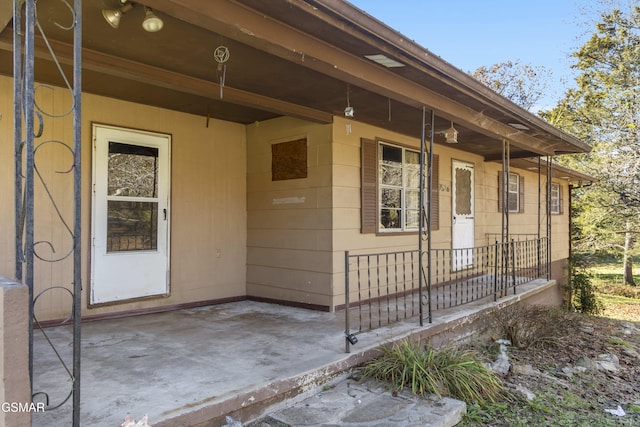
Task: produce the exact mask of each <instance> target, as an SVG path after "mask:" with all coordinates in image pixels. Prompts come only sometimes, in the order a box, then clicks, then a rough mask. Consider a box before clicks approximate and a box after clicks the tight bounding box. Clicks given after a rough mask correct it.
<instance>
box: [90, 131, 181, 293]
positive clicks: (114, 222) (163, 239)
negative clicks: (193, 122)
mask: <svg viewBox="0 0 640 427" xmlns="http://www.w3.org/2000/svg"><path fill="white" fill-rule="evenodd" d="M170 143H171V137H170V136H169V135H164V134H157V133H151V132H144V131H137V130H131V129H123V128H117V127H112V126H105V125H93V200H92V236H91V240H92V242H91V243H92V245H91V249H92V250H91V298H90V301H91V304H102V303H108V302H114V301H122V300H129V299H133V298H141V297H147V296H152V295H166V294H167V293H168V290H169V183H170V171H169V167H170V159H169V153H170Z"/></svg>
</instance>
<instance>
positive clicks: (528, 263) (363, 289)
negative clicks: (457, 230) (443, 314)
mask: <svg viewBox="0 0 640 427" xmlns="http://www.w3.org/2000/svg"><path fill="white" fill-rule="evenodd" d="M546 240H547V238H546V237H544V238H540V239H519V240H516V239H515V238H514V239H511V240H510V241H509V242H505V243H502V242H494V243H490V244H487V245H486V246H480V247H474V248H463V249H432V250H431V257H430V258H431V265H427V263H426V262H425V263H424V265H425V267H424V271H423V272H422V275H423V276H422V279H423V280H422V283H423V286H422V288H421V287H420V285H419V283H420V274H421V272H420V271H419V262H418V261H419V256H420V255H419V251H418V250H409V251H396V252H383V253H369V254H351V253H349V252H348V251H347V252H346V253H345V334H346V337H347V343H346V350H347V352H349V349H350V345H352V344H353V343H354V342H357V335H358V334H360V333H362V332H367V331H371V330H374V329H378V328H381V327H384V326H388V325H391V324H393V323H396V322H399V321H401V320H406V319H410V318H415V317H417V316H420V318H422V315H423V312H424V311H426V312H427V313H426V314H428V315H429V318H431V314H432V312H433V311H437V310H441V309H446V308H451V307H456V306H460V305H463V304H468V303H471V302H474V301H479V300H482V299H489V298H493V300H494V301H495V300H497V299H498V298H501V297H503V296H506V295H508V294H510V293H514V294H515V293H516V289H517V286H518V285H521V284H524V283H528V282H530V281H532V280H535V279H538V278H542V277H546V276H547V271H548V268H549V267H548V260H549V257H548V254H547V244H546ZM423 257H425V258H426V252H425V253H423ZM429 300H430V301H429Z"/></svg>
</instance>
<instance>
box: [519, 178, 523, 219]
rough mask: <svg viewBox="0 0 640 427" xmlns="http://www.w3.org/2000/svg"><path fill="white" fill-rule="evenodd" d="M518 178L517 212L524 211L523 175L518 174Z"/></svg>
mask: <svg viewBox="0 0 640 427" xmlns="http://www.w3.org/2000/svg"><path fill="white" fill-rule="evenodd" d="M519 178H520V185H518V191H520V194H519V197H520V200H519V201H518V213H523V212H524V175H519Z"/></svg>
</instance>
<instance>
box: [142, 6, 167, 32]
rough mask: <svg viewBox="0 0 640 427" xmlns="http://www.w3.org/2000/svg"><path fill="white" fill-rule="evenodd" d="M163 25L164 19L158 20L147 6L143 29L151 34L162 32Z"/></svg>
mask: <svg viewBox="0 0 640 427" xmlns="http://www.w3.org/2000/svg"><path fill="white" fill-rule="evenodd" d="M163 25H164V22H162V19H160V18H158V17H157V16H156V14H155V13H153V10H151V8H150V7H147V6H145V7H144V21H142V28H144V30H145V31H148V32H150V33H155V32H156V31H160V30H161V29H162V26H163Z"/></svg>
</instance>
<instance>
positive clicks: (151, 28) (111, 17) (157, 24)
mask: <svg viewBox="0 0 640 427" xmlns="http://www.w3.org/2000/svg"><path fill="white" fill-rule="evenodd" d="M135 5H136V4H135V3H132V2H129V0H120V7H119V8H118V9H102V16H103V17H104V20H105V21H107V24H109V25H110V26H111V27H112V28H116V29H117V28H118V27H119V26H120V18H122V15H124V14H125V13H127V12H129V11H130V10H131V9H133V6H135ZM144 13H145V17H144V20H143V21H142V28H144V30H145V31H148V32H150V33H155V32H156V31H160V30H161V29H162V27H163V25H164V22H162V19H160V18H158V16H157V15H156V14H155V13H153V10H152V9H151V8H150V7H147V6H145V7H144Z"/></svg>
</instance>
